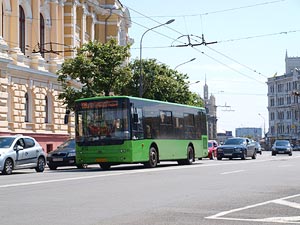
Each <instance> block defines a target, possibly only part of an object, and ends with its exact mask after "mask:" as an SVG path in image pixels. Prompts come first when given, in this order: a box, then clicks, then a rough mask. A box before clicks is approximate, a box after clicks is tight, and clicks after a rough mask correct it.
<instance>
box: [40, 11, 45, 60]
mask: <svg viewBox="0 0 300 225" xmlns="http://www.w3.org/2000/svg"><path fill="white" fill-rule="evenodd" d="M44 45H45V20H44V17H43V15H42V14H40V51H41V55H42V56H43V58H44V57H45V53H44V50H43V49H44V48H45V46H44Z"/></svg>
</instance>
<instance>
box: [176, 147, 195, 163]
mask: <svg viewBox="0 0 300 225" xmlns="http://www.w3.org/2000/svg"><path fill="white" fill-rule="evenodd" d="M193 162H194V149H193V147H192V146H188V148H187V158H186V159H182V160H178V164H179V165H191V164H193Z"/></svg>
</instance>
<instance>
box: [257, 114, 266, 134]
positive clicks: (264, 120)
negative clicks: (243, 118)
mask: <svg viewBox="0 0 300 225" xmlns="http://www.w3.org/2000/svg"><path fill="white" fill-rule="evenodd" d="M258 115H259V116H260V117H261V118H263V120H264V137H265V136H266V120H265V117H263V116H262V115H261V114H260V113H258Z"/></svg>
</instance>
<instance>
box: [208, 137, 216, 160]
mask: <svg viewBox="0 0 300 225" xmlns="http://www.w3.org/2000/svg"><path fill="white" fill-rule="evenodd" d="M207 145H208V156H207V157H208V158H210V159H214V158H215V157H217V147H218V142H217V141H215V140H209V141H208V143H207Z"/></svg>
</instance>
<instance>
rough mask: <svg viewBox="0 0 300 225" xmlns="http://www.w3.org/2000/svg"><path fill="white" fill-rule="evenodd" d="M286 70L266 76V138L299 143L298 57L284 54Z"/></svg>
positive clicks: (299, 76)
mask: <svg viewBox="0 0 300 225" xmlns="http://www.w3.org/2000/svg"><path fill="white" fill-rule="evenodd" d="M285 65H286V71H285V74H283V75H277V74H276V75H274V76H273V77H270V78H268V81H267V85H268V112H269V132H268V134H267V140H268V142H269V144H272V143H273V142H274V140H276V139H287V140H290V141H291V142H292V143H294V144H299V143H300V115H299V111H300V105H299V104H300V99H299V98H300V97H299V96H298V95H297V94H295V92H299V91H300V80H299V79H300V57H288V53H287V52H286V56H285Z"/></svg>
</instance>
